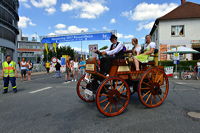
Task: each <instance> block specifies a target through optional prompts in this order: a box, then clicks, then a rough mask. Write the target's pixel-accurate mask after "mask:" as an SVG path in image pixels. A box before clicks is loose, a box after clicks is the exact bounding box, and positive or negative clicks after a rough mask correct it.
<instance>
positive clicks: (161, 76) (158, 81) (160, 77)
mask: <svg viewBox="0 0 200 133" xmlns="http://www.w3.org/2000/svg"><path fill="white" fill-rule="evenodd" d="M162 77H163V74H161V75H160V76H159V77H158V79H157V81H156V83H158V82H159V80H160V79H161V78H162Z"/></svg>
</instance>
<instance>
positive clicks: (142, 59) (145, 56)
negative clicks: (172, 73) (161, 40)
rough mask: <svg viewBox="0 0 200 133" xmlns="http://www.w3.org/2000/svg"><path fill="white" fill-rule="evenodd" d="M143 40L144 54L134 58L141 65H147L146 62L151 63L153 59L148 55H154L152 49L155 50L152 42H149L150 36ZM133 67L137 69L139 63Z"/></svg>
mask: <svg viewBox="0 0 200 133" xmlns="http://www.w3.org/2000/svg"><path fill="white" fill-rule="evenodd" d="M145 39H146V43H145V44H144V53H142V54H140V55H137V56H134V58H135V60H137V61H139V62H141V63H147V62H148V61H152V60H153V57H150V55H151V54H153V53H154V49H155V48H156V44H155V43H154V42H151V36H150V35H146V37H145ZM135 65H136V68H137V69H138V68H139V63H138V64H135Z"/></svg>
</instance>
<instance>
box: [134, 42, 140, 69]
mask: <svg viewBox="0 0 200 133" xmlns="http://www.w3.org/2000/svg"><path fill="white" fill-rule="evenodd" d="M132 45H133V46H134V47H133V49H132V54H133V56H138V55H139V54H140V51H141V46H140V45H139V44H138V39H137V38H133V39H132ZM134 63H135V68H136V71H139V70H140V68H139V62H138V60H136V59H135V58H134Z"/></svg>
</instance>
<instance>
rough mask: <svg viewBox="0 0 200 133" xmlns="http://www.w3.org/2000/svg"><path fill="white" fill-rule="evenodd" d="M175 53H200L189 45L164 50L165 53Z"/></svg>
mask: <svg viewBox="0 0 200 133" xmlns="http://www.w3.org/2000/svg"><path fill="white" fill-rule="evenodd" d="M173 53H180V54H192V53H193V54H195V53H200V52H198V51H197V50H194V49H192V48H188V47H183V46H180V47H178V48H173V49H171V50H168V51H167V52H163V54H173Z"/></svg>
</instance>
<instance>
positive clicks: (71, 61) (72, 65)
mask: <svg viewBox="0 0 200 133" xmlns="http://www.w3.org/2000/svg"><path fill="white" fill-rule="evenodd" d="M70 68H71V75H70V76H71V78H72V81H74V60H73V59H71V60H70Z"/></svg>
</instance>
